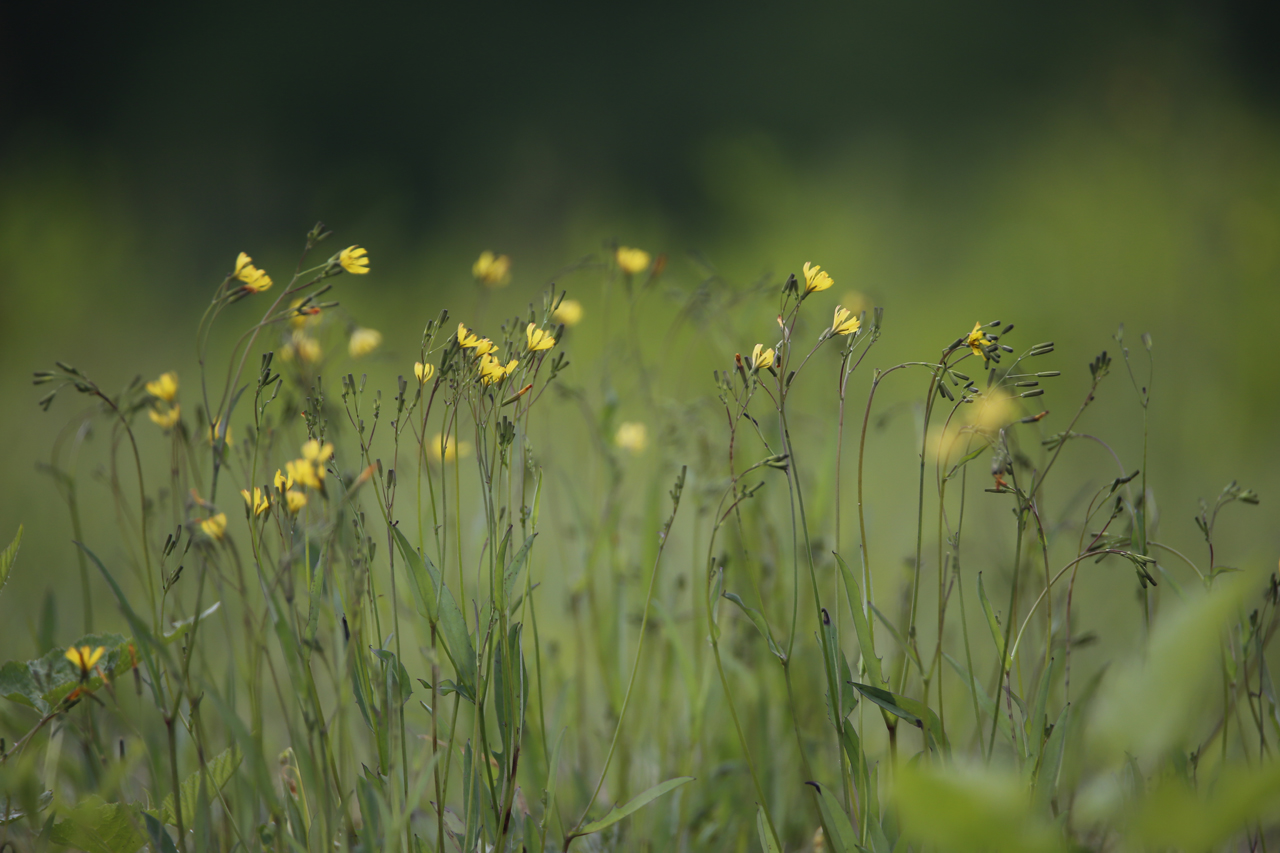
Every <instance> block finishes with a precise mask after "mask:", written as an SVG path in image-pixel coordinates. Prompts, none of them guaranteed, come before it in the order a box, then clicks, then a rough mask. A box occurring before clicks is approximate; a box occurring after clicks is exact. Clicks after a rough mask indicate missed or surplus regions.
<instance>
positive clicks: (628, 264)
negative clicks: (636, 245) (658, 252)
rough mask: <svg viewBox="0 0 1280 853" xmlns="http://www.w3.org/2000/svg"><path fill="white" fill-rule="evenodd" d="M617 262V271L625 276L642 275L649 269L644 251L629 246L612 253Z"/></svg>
mask: <svg viewBox="0 0 1280 853" xmlns="http://www.w3.org/2000/svg"><path fill="white" fill-rule="evenodd" d="M614 257H615V258H616V259H617V261H618V269H620V270H622V271H623V272H624V273H626V274H627V275H635V274H636V273H642V272H644V271H645V270H647V269H648V268H649V253H648V252H646V251H645V250H644V249H632V248H631V247H630V246H619V247H618V251H616V252H614Z"/></svg>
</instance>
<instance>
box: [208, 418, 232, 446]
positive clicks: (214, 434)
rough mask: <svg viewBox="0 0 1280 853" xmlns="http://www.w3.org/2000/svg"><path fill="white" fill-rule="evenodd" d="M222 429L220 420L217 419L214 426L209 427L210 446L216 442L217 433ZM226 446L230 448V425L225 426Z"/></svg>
mask: <svg viewBox="0 0 1280 853" xmlns="http://www.w3.org/2000/svg"><path fill="white" fill-rule="evenodd" d="M220 429H222V419H221V418H219V419H218V422H217V423H216V424H213V425H212V426H210V427H209V444H210V445H212V444H213V443H214V442H215V441H217V440H218V431H219V430H220ZM226 439H227V446H228V447H230V446H231V424H227V435H226Z"/></svg>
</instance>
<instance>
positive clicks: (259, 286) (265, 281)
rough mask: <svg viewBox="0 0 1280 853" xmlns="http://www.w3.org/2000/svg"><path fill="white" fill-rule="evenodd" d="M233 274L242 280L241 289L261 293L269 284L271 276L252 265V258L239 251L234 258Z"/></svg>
mask: <svg viewBox="0 0 1280 853" xmlns="http://www.w3.org/2000/svg"><path fill="white" fill-rule="evenodd" d="M232 275H233V276H235V277H236V278H238V279H240V280H241V281H243V282H244V286H243V287H242V288H241V289H242V290H247V291H249V292H250V293H261V292H262V291H264V290H266V289H267V288H269V287H270V286H271V276H269V275H267V274H266V273H265V272H263V271H262V270H260V269H258V268H257V267H255V266H254V265H253V258H251V257H249V256H248V255H246V254H245V253H244V252H241V253H240V255H239V257H237V258H236V271H235V272H234V273H232Z"/></svg>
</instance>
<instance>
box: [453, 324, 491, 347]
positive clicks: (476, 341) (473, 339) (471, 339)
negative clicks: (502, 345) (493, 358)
mask: <svg viewBox="0 0 1280 853" xmlns="http://www.w3.org/2000/svg"><path fill="white" fill-rule="evenodd" d="M488 340H489V339H488V338H482V337H480V336H479V335H477V334H476V333H475V332H470V331H467V327H466V326H464V325H463V324H462V323H459V324H458V346H460V347H462V348H463V349H473V348H475V347H478V346H480V344H481V342H482V341H488ZM490 343H492V341H490Z"/></svg>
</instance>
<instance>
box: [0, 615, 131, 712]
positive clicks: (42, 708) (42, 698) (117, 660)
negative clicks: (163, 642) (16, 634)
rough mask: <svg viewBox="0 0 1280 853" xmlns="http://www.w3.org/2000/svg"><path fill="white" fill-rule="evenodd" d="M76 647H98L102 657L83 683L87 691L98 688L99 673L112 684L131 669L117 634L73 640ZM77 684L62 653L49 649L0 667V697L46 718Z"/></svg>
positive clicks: (124, 643)
mask: <svg viewBox="0 0 1280 853" xmlns="http://www.w3.org/2000/svg"><path fill="white" fill-rule="evenodd" d="M72 645H74V646H76V647H80V646H88V647H89V648H91V649H96V648H97V647H99V646H102V647H103V648H104V649H106V653H105V654H104V655H103V656H102V659H101V660H100V661H99V662H98V665H97V666H96V667H95V668H94V672H95V674H94V675H91V676H90V677H89V678H88V679H87V680H86V681H85V683H84V686H85V688H86V689H88V690H90V691H94V690H98V689H99V688H101V687H102V678H100V677H99V676H98V675H97V674H96V672H97V671H98V670H101V671H102V672H104V673H106V675H107V677H108V678H110V679H112V680H114V679H115V678H116V676H118V675H122V674H124V673H125V672H128V671H129V670H130V669H131V668H132V667H133V661H134V657H133V654H132V653H131V652H130V651H129V645H130V643H129V639H128V638H127V637H122V636H120V635H119V634H89V635H87V636H84V637H81V638H80V639H78V640H76V641H75V643H73V644H72ZM78 684H80V671H79V670H78V669H77V668H76V667H75V665H74V664H72V663H71V661H69V660H67V658H66V652H65V650H63V649H60V648H58V649H52V650H51V651H48V652H46V653H45V654H44V655H42V656H41V657H39V658H36V659H35V660H30V661H25V662H23V661H9V662H8V663H6V664H5V665H4V666H3V667H0V696H3V697H5V698H6V699H9V700H11V701H13V702H17V703H18V704H20V705H27V706H28V707H31V708H35V709H36V710H37V711H39V712H40V713H42V714H47V713H49V712H50V711H51V710H53V708H55V707H56V706H57V705H58V703H59V702H61V701H62V700H63V699H65V698H66V697H67V695H68V694H70V693H71V691H72V690H74V689H75V687H76V686H77V685H78Z"/></svg>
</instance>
